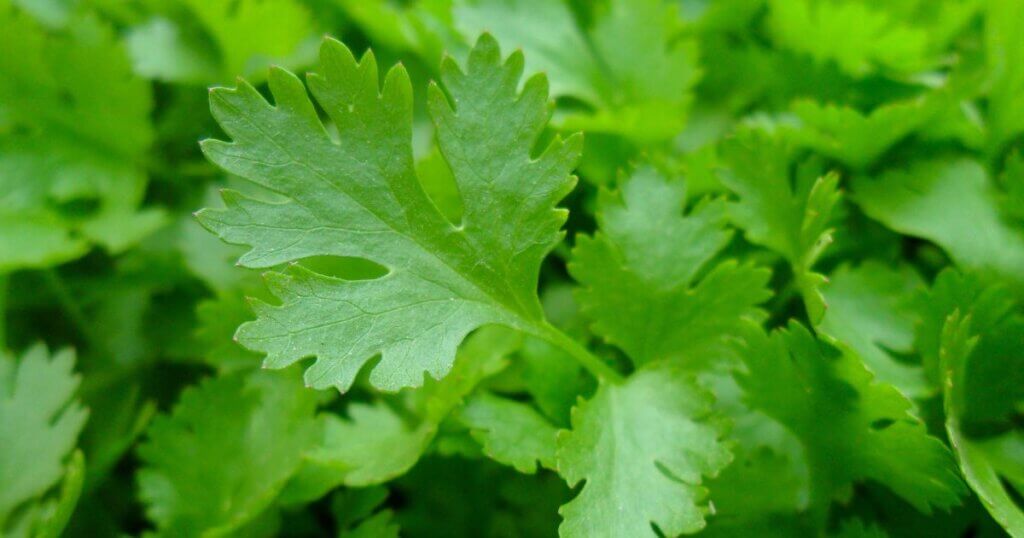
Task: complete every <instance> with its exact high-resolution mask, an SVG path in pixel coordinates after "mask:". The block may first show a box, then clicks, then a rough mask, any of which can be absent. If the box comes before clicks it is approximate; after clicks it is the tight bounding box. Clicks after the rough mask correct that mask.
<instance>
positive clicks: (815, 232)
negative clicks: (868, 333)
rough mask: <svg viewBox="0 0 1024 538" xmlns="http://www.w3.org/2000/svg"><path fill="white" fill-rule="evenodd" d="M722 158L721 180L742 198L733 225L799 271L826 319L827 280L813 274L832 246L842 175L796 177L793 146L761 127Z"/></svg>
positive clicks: (732, 211)
mask: <svg viewBox="0 0 1024 538" xmlns="http://www.w3.org/2000/svg"><path fill="white" fill-rule="evenodd" d="M722 155H723V159H724V160H725V162H726V163H727V164H728V169H726V170H724V171H723V173H722V176H721V179H722V183H724V184H725V186H726V187H728V188H729V189H730V190H732V191H733V192H734V193H736V195H737V196H738V197H739V200H738V201H735V202H732V203H730V204H729V207H728V213H729V215H730V218H731V219H732V221H733V222H735V223H736V225H737V226H739V227H740V228H742V229H743V231H744V235H745V236H746V238H747V240H748V241H750V242H752V243H755V244H757V245H761V246H764V247H767V248H769V249H771V250H773V251H775V252H776V253H778V254H779V255H781V256H782V257H783V258H784V259H785V260H786V261H787V262H788V263H789V265H790V267H791V268H792V270H793V274H794V278H795V283H796V286H797V289H798V290H800V294H801V295H802V296H803V299H804V305H805V306H806V308H807V314H808V316H809V317H810V319H811V322H812V323H817V322H818V321H820V320H821V318H822V316H824V315H825V308H826V306H827V305H826V304H825V299H824V297H823V296H822V295H821V291H820V289H819V288H820V287H821V285H822V284H824V282H825V277H824V276H823V275H821V274H820V273H815V272H813V271H812V270H811V267H812V266H813V265H814V262H815V261H817V259H818V257H819V256H820V255H821V253H822V251H823V250H824V249H825V247H826V246H828V245H829V244H830V243H831V242H832V229H831V228H829V223H830V219H831V217H832V211H833V210H834V209H835V207H836V204H837V203H838V202H839V198H840V194H839V176H838V175H836V174H827V175H825V176H821V177H817V179H815V175H813V174H810V173H809V170H808V169H804V168H800V169H798V170H797V174H796V176H797V177H796V178H795V181H794V180H793V179H791V177H790V176H791V174H790V166H791V164H792V161H793V158H794V149H793V147H792V145H791V144H790V143H789V142H788V141H787V140H786V139H785V138H783V137H782V136H780V135H777V134H769V133H767V132H765V131H762V130H758V129H744V130H741V131H740V132H738V133H737V134H736V136H735V138H733V139H730V140H727V141H726V142H725V143H724V144H723V147H722Z"/></svg>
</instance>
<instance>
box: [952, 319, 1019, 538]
mask: <svg viewBox="0 0 1024 538" xmlns="http://www.w3.org/2000/svg"><path fill="white" fill-rule="evenodd" d="M977 342H978V337H977V336H976V335H975V333H973V332H972V330H971V319H970V316H965V315H962V314H961V313H960V312H955V313H953V314H952V315H950V316H949V318H948V319H947V321H946V324H945V326H944V327H943V330H942V345H941V348H940V353H941V356H942V373H943V386H944V388H945V391H944V398H943V407H944V408H945V411H946V433H947V434H948V435H949V440H950V442H951V443H952V444H953V449H954V451H955V452H956V454H957V457H958V458H959V460H960V469H961V470H962V471H963V473H964V477H966V478H967V483H968V484H970V486H971V488H972V489H973V490H974V492H975V493H977V494H978V497H979V498H980V499H981V502H982V504H983V505H985V508H986V509H987V510H988V511H989V513H990V514H992V517H993V518H994V519H995V520H996V521H998V522H999V524H1000V525H1002V526H1003V528H1004V529H1006V532H1007V533H1009V534H1010V536H1013V537H1014V538H1020V537H1022V536H1024V510H1022V509H1021V507H1020V506H1019V505H1017V503H1016V502H1015V501H1014V494H1013V493H1011V492H1010V491H1008V490H1007V487H1006V486H1005V485H1004V484H1003V481H1002V478H1001V476H1000V475H1001V473H1000V472H999V469H997V468H996V467H995V466H994V465H993V462H992V461H990V460H989V457H988V454H987V453H986V450H985V448H984V447H983V445H981V444H980V443H978V442H977V441H975V440H973V439H971V438H970V437H968V436H967V435H966V434H965V433H964V431H963V429H962V424H961V421H960V419H961V413H962V412H963V409H964V407H963V406H964V404H965V403H966V401H967V393H966V391H965V389H966V386H967V385H966V383H965V371H966V367H967V365H968V363H969V361H970V357H971V356H972V352H973V349H974V347H975V345H976V344H977ZM1018 487H1020V485H1018ZM1018 493H1019V490H1018Z"/></svg>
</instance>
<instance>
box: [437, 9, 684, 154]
mask: <svg viewBox="0 0 1024 538" xmlns="http://www.w3.org/2000/svg"><path fill="white" fill-rule="evenodd" d="M595 12H596V13H595V14H594V21H593V24H592V26H590V27H589V28H586V29H581V25H580V24H578V23H577V21H576V20H575V18H574V16H573V13H572V12H571V11H570V8H569V6H568V5H567V3H566V2H561V1H546V0H467V1H462V2H456V9H455V17H454V19H455V23H456V25H457V27H458V29H459V30H460V31H461V32H462V33H463V35H465V36H467V37H469V38H473V37H475V36H477V35H479V34H480V33H481V32H484V31H487V32H493V33H494V35H495V37H497V38H498V39H499V40H500V41H501V42H502V43H505V44H506V46H512V47H519V48H521V49H522V50H523V51H524V52H525V53H526V56H527V58H528V63H527V72H529V73H533V72H543V73H547V74H548V76H549V77H551V86H552V93H553V94H554V96H556V97H573V98H575V99H579V100H581V101H583V102H585V103H586V104H588V105H590V106H591V107H592V109H593V111H592V112H573V111H569V112H566V113H565V114H564V115H562V116H561V117H560V118H558V119H557V122H558V124H559V126H560V127H562V128H563V129H568V130H575V129H580V130H585V131H587V132H588V133H589V132H593V133H605V134H620V135H624V136H626V137H630V138H633V139H635V140H638V141H641V142H649V141H657V140H664V139H668V138H670V137H672V136H674V135H675V134H677V133H678V132H679V131H680V130H682V128H683V125H684V124H685V121H686V115H687V113H688V111H689V108H690V102H691V101H692V95H691V89H692V87H693V86H694V84H696V82H697V80H698V78H699V74H700V71H699V69H698V68H697V66H696V48H695V46H694V44H693V42H692V41H689V40H686V39H679V37H678V33H679V23H678V14H677V10H676V9H675V7H674V6H672V5H671V4H669V3H666V2H662V1H661V0H640V1H624V0H611V1H609V2H606V3H604V4H602V5H600V6H599V7H598V8H597V9H595ZM655 74H656V75H657V76H655Z"/></svg>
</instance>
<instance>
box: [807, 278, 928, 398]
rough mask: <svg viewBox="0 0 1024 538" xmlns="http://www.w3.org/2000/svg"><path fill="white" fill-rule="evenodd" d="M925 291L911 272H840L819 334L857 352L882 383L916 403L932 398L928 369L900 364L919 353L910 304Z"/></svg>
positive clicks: (828, 292) (828, 288)
mask: <svg viewBox="0 0 1024 538" xmlns="http://www.w3.org/2000/svg"><path fill="white" fill-rule="evenodd" d="M922 286H923V282H921V278H920V277H919V276H917V274H916V273H914V271H913V270H912V269H910V268H909V267H900V268H896V269H893V268H890V267H887V266H885V265H882V264H879V263H876V262H865V263H863V264H862V265H860V266H859V267H855V268H851V267H847V266H843V267H840V268H839V269H837V270H836V271H835V272H833V273H832V274H831V275H830V276H829V282H828V284H826V285H825V286H824V287H823V289H822V293H823V294H824V296H825V302H827V303H828V311H826V312H825V317H824V318H822V320H821V324H820V325H818V329H819V330H820V331H822V332H823V333H825V334H827V335H829V336H831V337H833V338H835V339H837V340H839V341H840V342H842V343H843V344H846V345H848V346H850V347H851V348H852V349H853V350H854V351H856V352H857V355H858V356H859V357H860V358H861V360H863V361H864V365H865V366H867V367H868V369H869V370H871V372H872V373H874V374H875V377H877V378H878V380H879V381H881V382H883V383H890V384H892V385H894V386H895V387H896V388H898V389H900V390H901V391H902V392H903V393H904V394H906V395H907V396H910V397H923V396H927V395H928V394H929V393H931V392H932V390H933V387H931V386H930V385H929V384H928V383H927V382H926V381H925V377H924V372H923V369H922V368H921V367H920V366H918V365H914V364H907V363H905V362H901V360H900V358H899V355H909V354H910V353H911V352H912V351H913V341H914V324H915V321H916V317H915V315H914V308H913V306H912V305H911V302H910V298H911V297H912V295H913V293H915V292H916V291H917V290H918V289H919V288H920V287H922Z"/></svg>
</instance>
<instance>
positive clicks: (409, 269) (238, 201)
mask: <svg viewBox="0 0 1024 538" xmlns="http://www.w3.org/2000/svg"><path fill="white" fill-rule="evenodd" d="M522 66H523V59H522V55H521V54H518V53H514V54H513V55H512V56H511V57H509V58H508V59H507V60H506V61H504V62H503V61H502V59H501V56H500V52H499V50H498V46H497V44H496V43H495V42H494V40H493V39H492V38H490V37H486V36H485V37H484V38H482V39H481V40H480V42H479V44H478V45H477V47H476V48H475V49H474V51H473V53H472V54H471V55H470V59H469V62H468V66H467V69H466V71H465V72H463V71H462V70H461V69H460V68H459V67H458V66H456V65H455V63H454V62H451V61H447V62H446V63H445V64H444V66H443V68H442V72H443V76H442V81H443V83H444V84H445V88H446V90H447V91H448V93H449V95H450V97H451V101H449V100H448V98H447V97H446V96H445V94H444V93H442V91H441V90H440V88H438V87H436V86H433V87H432V88H433V89H432V90H431V91H430V99H429V101H430V110H431V116H432V118H433V121H434V123H435V126H436V128H437V130H438V140H439V143H440V148H441V153H442V154H443V155H444V156H445V158H446V160H447V161H448V163H449V165H450V166H451V167H452V172H453V174H454V177H455V180H456V183H457V184H458V185H459V190H460V193H461V194H462V198H463V206H464V208H465V210H464V213H463V218H462V222H461V224H460V225H459V226H458V227H456V226H455V225H453V224H452V223H450V222H448V221H447V220H445V218H444V217H443V216H442V215H441V214H440V213H439V212H438V210H437V209H435V207H434V205H433V204H432V203H431V201H430V200H429V199H428V198H427V196H426V195H425V194H424V192H423V189H422V188H421V186H420V185H419V183H418V182H417V179H416V176H415V172H414V169H413V162H412V152H411V147H410V144H411V114H412V111H411V106H412V101H411V97H412V95H411V91H412V90H411V88H410V85H409V80H408V75H406V73H405V70H404V69H403V68H402V67H401V66H399V67H396V68H394V69H392V70H391V71H389V73H388V75H387V76H386V78H385V82H384V86H383V89H382V90H378V87H377V80H378V79H377V76H378V75H377V67H376V60H374V58H373V56H372V55H368V56H366V57H365V58H364V59H363V60H362V62H359V63H357V62H356V61H355V59H354V58H353V56H352V55H351V53H350V52H349V51H348V49H347V48H345V47H344V46H343V45H342V44H340V43H338V42H336V41H333V40H327V41H325V42H324V45H323V48H322V50H321V65H320V69H321V73H319V74H317V75H313V76H311V77H310V88H311V90H312V92H313V94H314V95H315V96H316V97H317V100H318V101H319V102H320V104H321V105H322V106H323V107H324V109H325V110H326V111H327V112H328V114H330V115H331V117H332V119H333V120H334V123H335V125H336V126H337V128H338V132H339V141H335V140H333V139H332V138H331V136H330V135H329V134H328V132H327V131H326V130H325V129H324V127H323V125H322V124H321V122H320V120H319V119H318V118H317V117H316V113H315V111H314V109H313V105H312V103H311V102H310V101H309V98H308V97H307V95H306V90H305V88H304V87H303V86H302V84H301V83H300V82H299V81H298V79H296V78H295V77H294V76H292V75H291V74H289V73H287V72H284V71H281V70H275V71H273V72H272V74H271V77H270V87H271V90H272V92H273V94H274V97H275V100H276V104H275V106H271V105H269V104H268V103H267V102H266V101H265V100H264V99H263V97H261V96H260V95H259V94H258V93H257V92H256V91H255V90H254V89H253V88H252V87H251V86H248V85H244V84H243V85H242V86H240V87H239V88H237V89H234V90H227V89H219V90H215V91H214V93H213V95H212V97H211V99H212V108H213V112H214V115H215V116H216V117H217V118H218V120H219V121H220V123H221V125H222V127H223V128H224V129H225V130H226V131H227V132H228V134H230V135H231V136H232V137H233V139H234V141H233V142H230V143H228V142H222V141H207V142H205V143H204V146H203V147H204V151H205V152H206V154H207V156H209V158H210V159H212V160H213V161H214V162H216V163H218V164H219V165H220V166H222V167H224V168H225V169H226V170H228V171H230V172H233V173H236V174H239V175H241V176H244V177H246V178H248V179H249V180H251V181H253V182H255V183H258V184H260V185H262V186H264V187H267V188H269V189H271V190H274V191H276V192H278V193H280V194H282V195H284V196H286V197H287V198H288V201H286V202H283V203H264V202H260V201H258V200H254V199H250V198H246V197H244V196H241V195H239V194H237V193H230V192H229V193H227V194H226V195H225V202H226V203H227V206H228V207H227V209H223V210H207V211H205V212H203V213H202V214H201V215H200V218H201V221H202V222H203V223H204V224H205V225H206V226H208V227H209V228H210V229H211V230H213V231H215V232H216V233H218V234H219V235H220V236H221V237H223V238H224V239H225V240H227V241H229V242H233V243H243V244H248V245H251V246H252V250H250V251H249V252H248V253H247V254H245V255H244V256H243V257H242V258H241V263H242V264H243V265H246V266H249V267H270V266H274V265H278V264H280V263H284V262H288V261H294V260H298V259H302V258H305V257H308V256H314V255H333V256H352V257H362V258H367V259H369V260H372V261H374V262H376V263H378V264H381V265H383V266H385V267H386V268H387V269H388V273H387V275H386V276H384V277H381V278H378V279H373V280H365V281H343V280H339V279H334V278H327V277H323V276H320V275H318V274H315V273H312V272H310V271H307V270H304V269H302V268H300V267H293V268H292V269H291V270H290V271H289V273H288V274H280V273H272V274H271V275H270V284H271V288H272V291H273V292H274V293H275V295H277V296H278V297H279V298H280V299H281V300H282V302H283V304H282V305H281V306H270V305H266V304H257V305H256V310H257V314H258V315H259V319H258V320H257V321H255V322H252V323H249V324H246V325H243V326H242V328H241V329H240V330H239V339H240V340H241V341H242V343H243V344H245V345H246V346H248V347H250V348H252V349H254V350H258V351H263V352H265V353H267V355H268V356H267V359H266V364H267V365H268V366H270V367H275V368H280V367H283V366H286V365H288V364H291V363H293V362H295V361H297V360H299V359H301V358H304V357H308V356H316V357H317V359H318V360H317V362H316V363H315V364H314V365H313V366H312V367H310V369H309V370H307V372H306V380H307V383H308V384H310V385H311V386H313V387H315V388H326V387H330V386H334V387H337V388H339V389H341V390H346V389H347V388H348V387H349V386H350V385H351V384H352V381H353V379H354V378H355V375H356V374H357V373H358V371H359V370H360V368H361V367H362V366H363V365H364V364H365V363H366V361H367V360H369V359H370V358H371V357H372V356H373V355H375V354H378V353H380V354H381V355H382V356H381V360H380V362H379V363H377V365H376V366H375V367H374V368H373V371H372V372H371V374H370V381H371V382H372V383H373V384H374V385H375V386H377V387H379V388H382V389H385V390H397V389H400V388H402V387H408V386H416V385H420V384H422V380H423V373H424V372H427V373H429V374H430V375H431V376H433V377H435V378H440V377H441V376H443V375H444V374H446V373H447V372H448V370H449V369H450V368H451V363H452V360H453V359H454V355H455V348H456V346H458V344H459V342H461V341H462V339H463V338H464V337H465V335H466V334H467V333H468V332H469V331H471V330H473V329H475V328H476V327H479V326H480V325H484V324H487V323H503V324H508V325H513V326H524V327H528V326H530V325H533V326H536V325H537V324H539V322H540V321H539V320H540V319H541V313H540V306H539V302H538V300H537V294H536V291H535V288H536V279H537V271H538V269H539V265H540V262H541V260H542V259H543V257H544V256H545V255H546V254H547V252H548V250H550V249H551V247H552V246H553V245H554V244H555V243H557V242H558V241H559V239H560V237H561V233H560V232H559V228H560V226H561V223H562V222H563V221H564V220H565V212H564V211H560V210H556V209H555V208H554V204H555V203H556V202H557V201H558V200H559V199H561V198H562V197H563V196H564V195H565V194H566V193H567V192H568V191H569V190H570V189H571V188H572V185H573V181H574V180H573V178H572V177H571V176H570V175H569V171H570V170H571V169H572V166H573V163H574V161H575V156H576V154H577V153H578V151H579V144H580V139H579V138H578V137H572V138H570V139H568V140H566V141H564V142H563V141H561V140H557V139H556V140H555V141H553V142H552V143H551V144H550V145H549V146H548V147H547V149H546V150H545V151H544V152H543V153H542V154H541V155H540V156H539V157H538V158H537V159H534V158H532V157H531V146H532V144H533V142H534V140H535V138H536V136H537V135H538V134H539V132H540V129H541V128H543V126H544V122H545V120H546V117H547V110H548V109H547V104H546V100H547V84H546V82H545V79H544V77H543V76H535V77H532V78H531V79H530V80H528V81H527V82H526V83H525V85H524V87H523V90H522V92H521V93H519V92H517V86H518V83H519V78H520V74H521V72H522ZM378 91H380V92H381V93H378Z"/></svg>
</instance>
